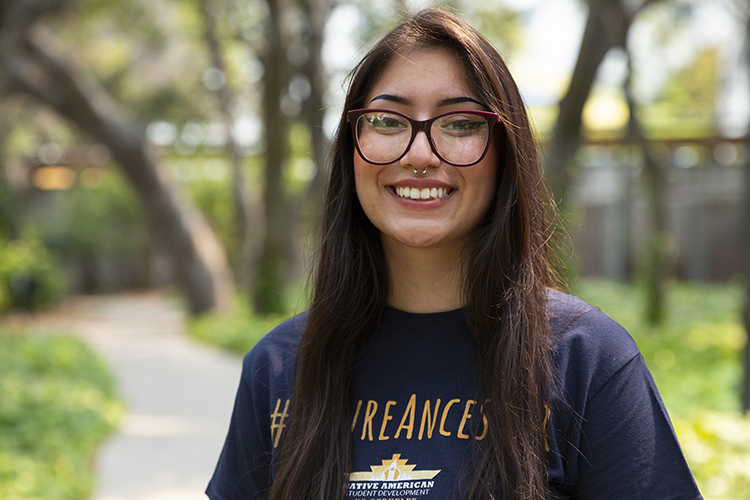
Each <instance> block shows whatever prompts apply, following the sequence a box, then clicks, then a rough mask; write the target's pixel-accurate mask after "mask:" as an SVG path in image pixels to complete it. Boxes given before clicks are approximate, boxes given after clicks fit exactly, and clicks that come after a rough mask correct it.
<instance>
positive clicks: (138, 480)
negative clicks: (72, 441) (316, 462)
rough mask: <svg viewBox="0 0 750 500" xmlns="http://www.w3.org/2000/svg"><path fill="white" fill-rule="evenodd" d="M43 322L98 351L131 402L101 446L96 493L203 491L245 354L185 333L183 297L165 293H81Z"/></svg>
mask: <svg viewBox="0 0 750 500" xmlns="http://www.w3.org/2000/svg"><path fill="white" fill-rule="evenodd" d="M43 321H45V322H47V323H48V326H50V327H54V328H55V329H64V330H67V331H70V332H72V333H74V334H76V335H79V336H80V337H81V338H82V339H83V340H85V341H86V342H87V343H88V344H89V345H91V346H92V347H93V348H94V349H95V350H96V351H98V352H99V353H100V355H102V357H103V358H104V359H105V360H106V361H107V362H108V363H109V365H110V366H111V367H112V369H113V370H114V373H115V376H116V378H117V381H118V385H119V390H120V394H121V395H122V397H123V398H124V399H125V402H126V405H127V409H128V415H127V417H126V419H125V421H124V422H123V425H122V426H121V429H120V431H119V432H118V433H117V434H116V435H114V436H113V437H112V438H111V439H110V440H109V441H108V442H107V443H105V444H104V446H103V447H102V448H101V449H100V452H99V454H98V460H97V468H98V474H99V479H98V487H97V490H96V494H95V495H94V497H93V499H92V500H198V499H203V500H205V499H206V496H205V494H204V493H203V491H204V490H205V488H206V485H207V483H208V480H209V479H210V477H211V473H212V472H213V468H214V466H215V465H216V460H217V458H218V456H219V452H220V451H221V447H222V444H223V441H224V436H225V433H226V431H227V428H228V425H229V417H230V415H231V410H232V404H233V402H234V394H235V391H236V389H237V385H238V383H239V378H240V370H241V359H240V358H239V357H238V356H233V355H229V354H225V353H222V352H219V351H218V350H216V349H213V348H210V347H207V346H205V345H203V344H200V343H197V342H195V341H192V340H191V339H189V338H188V337H187V336H186V335H185V333H184V326H185V314H184V312H183V311H181V310H180V309H179V304H178V302H177V301H175V300H172V299H169V298H167V297H165V296H164V295H161V294H155V293H147V294H141V295H126V296H104V297H76V298H73V299H71V300H69V301H67V302H66V303H65V304H64V306H63V307H62V308H61V309H60V310H59V312H57V313H55V314H53V315H52V316H47V317H46V318H45V319H44V320H43ZM50 323H53V324H50Z"/></svg>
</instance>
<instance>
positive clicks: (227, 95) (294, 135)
mask: <svg viewBox="0 0 750 500" xmlns="http://www.w3.org/2000/svg"><path fill="white" fill-rule="evenodd" d="M431 6H444V7H448V8H452V9H455V11H456V12H457V13H459V15H461V16H462V17H463V18H465V19H466V20H467V21H469V23H471V24H472V25H473V26H475V27H476V28H477V29H478V30H479V31H480V32H482V33H483V34H484V35H485V36H486V37H487V38H488V39H489V40H490V41H491V42H492V43H493V44H494V45H495V46H496V47H497V48H498V50H499V51H500V52H501V54H503V55H504V57H505V58H506V60H507V62H508V64H509V67H510V69H511V72H512V73H513V74H514V76H515V77H516V79H517V81H518V84H519V86H520V88H521V92H522V94H523V95H524V98H525V101H526V103H527V105H528V108H529V113H530V116H531V119H532V123H533V127H534V132H535V134H536V136H537V139H538V141H539V147H540V152H541V155H542V158H543V161H544V165H545V168H546V170H547V174H548V179H549V184H550V189H551V192H552V195H553V197H554V199H555V201H556V202H557V204H558V205H559V207H560V211H561V214H562V215H561V217H560V218H559V219H560V220H559V221H558V222H557V237H556V238H555V245H554V246H555V251H556V260H557V261H558V262H559V266H558V267H559V271H560V274H561V275H562V276H563V277H564V279H565V281H566V282H567V283H568V286H569V288H570V289H571V290H572V291H573V292H575V293H577V294H580V295H582V296H583V297H584V298H586V299H587V300H589V301H590V302H592V303H594V304H595V305H597V306H598V307H600V308H602V309H603V310H604V311H605V312H607V313H608V314H610V315H612V316H613V317H614V318H615V319H617V320H618V321H620V322H621V323H622V324H623V325H624V326H625V327H626V328H627V329H628V330H629V331H630V332H631V333H632V334H633V336H634V337H635V338H636V341H637V342H638V344H639V347H640V348H641V350H642V351H643V353H644V357H645V358H646V360H647V363H648V365H649V367H650V368H651V370H652V371H653V373H654V377H655V379H656V381H657V384H658V385H659V387H660V389H661V391H662V396H663V398H664V400H665V402H666V404H667V407H668V409H669V410H670V414H671V415H672V417H673V420H674V423H675V427H676V430H677V432H678V435H679V437H680V440H681V442H682V444H683V447H684V448H685V452H686V455H687V458H688V460H689V462H690V465H691V467H692V469H693V472H694V473H695V475H696V477H697V480H698V482H699V485H700V486H701V489H702V491H703V493H704V495H705V497H706V498H708V499H747V498H750V420H749V419H748V417H747V416H746V415H747V411H748V409H750V389H749V388H750V382H749V381H750V370H749V369H748V366H750V351H749V350H748V348H747V333H746V326H745V325H746V324H748V323H750V307H748V305H747V304H748V303H749V302H748V299H747V297H750V294H748V283H749V282H748V276H750V152H749V151H750V150H749V149H748V147H750V137H749V136H748V125H749V122H750V73H749V71H748V67H749V66H750V50H749V47H750V45H749V44H748V42H749V38H748V37H749V36H750V4H748V2H745V1H743V0H587V1H584V0H504V1H503V0H454V1H444V2H431V1H427V0H421V1H409V0H400V1H399V0H366V1H365V0H348V1H347V0H171V1H170V0H3V3H2V5H0V498H4V499H6V498H7V499H11V500H12V499H19V500H26V499H28V500H31V499H32V498H33V499H45V500H46V499H58V498H59V499H66V500H67V499H70V500H78V499H84V498H88V497H89V496H90V495H91V494H92V492H93V491H95V486H94V484H96V470H97V469H96V467H95V463H94V462H95V461H93V460H91V457H92V454H93V453H95V450H97V449H98V446H99V445H100V443H102V440H103V439H104V438H105V437H106V436H108V435H111V433H112V432H115V431H116V429H118V428H122V425H123V424H122V422H123V421H124V420H123V419H125V421H127V420H126V417H125V415H126V414H127V411H126V409H125V407H126V406H127V402H123V396H122V391H121V390H120V391H118V386H122V383H123V382H122V381H119V377H120V372H119V371H118V370H117V367H114V368H113V367H112V366H111V365H112V364H113V363H115V362H113V361H112V358H111V356H112V352H111V351H110V352H109V353H107V352H104V353H102V349H101V346H98V344H96V342H93V341H91V340H90V339H87V338H86V336H85V335H83V336H82V335H80V332H79V331H76V328H75V327H72V331H71V332H67V333H69V335H65V336H62V335H58V334H57V333H49V332H45V333H44V334H42V333H40V329H39V327H38V324H39V323H40V322H42V323H44V321H42V319H43V318H45V317H46V316H45V315H47V314H56V315H58V316H55V317H57V318H59V317H60V315H65V314H66V311H69V310H71V309H70V308H71V307H72V306H70V304H71V302H70V301H71V300H75V298H76V297H81V296H95V297H96V296H99V297H101V296H105V297H108V298H110V299H112V298H116V297H130V296H132V294H133V293H134V292H137V293H139V294H143V293H144V292H149V294H148V295H146V297H151V298H153V301H159V300H164V299H165V298H166V299H167V301H168V302H167V304H168V306H167V307H168V308H170V309H169V310H170V311H173V310H174V309H173V308H176V309H177V311H179V314H180V315H181V316H180V317H181V318H183V319H181V320H180V323H179V325H181V326H180V327H179V328H181V329H182V330H181V332H182V333H184V335H185V336H186V337H188V336H189V337H191V338H193V339H199V340H200V341H201V342H202V343H203V344H204V345H212V346H218V347H219V348H220V349H222V350H225V351H228V352H234V353H237V354H241V353H244V352H245V351H246V350H247V349H249V348H250V347H252V345H253V344H254V342H255V341H256V340H257V339H258V338H259V337H260V336H262V335H263V333H265V332H266V331H267V329H268V328H269V327H270V326H272V325H273V324H274V323H275V322H277V321H279V320H280V318H283V317H285V316H288V315H290V314H294V313H296V312H300V311H301V310H303V309H304V308H305V303H306V291H305V286H304V285H305V283H306V279H307V276H308V274H309V271H310V262H311V255H312V254H313V253H314V249H315V245H316V223H317V216H318V214H319V211H320V204H321V198H322V196H321V193H322V188H323V183H324V178H325V170H326V157H327V148H328V141H329V139H330V138H331V136H332V134H333V132H334V130H335V128H336V127H337V126H338V120H339V117H340V116H341V111H342V102H343V97H344V89H345V80H346V76H347V74H348V72H349V71H351V69H352V68H353V65H354V64H356V62H357V61H358V60H359V58H360V57H361V56H362V55H363V54H364V52H365V51H366V50H367V48H368V46H369V44H370V43H372V41H373V40H374V39H376V38H377V37H379V36H380V35H382V34H383V33H384V31H386V30H387V29H389V28H390V27H392V26H394V25H395V24H397V23H398V22H399V20H400V19H401V18H402V16H403V15H404V13H406V12H409V11H414V10H418V9H419V8H423V7H431ZM153 291H157V292H158V293H153ZM108 304H110V305H111V303H109V302H108ZM139 307H140V306H139ZM136 310H137V308H136ZM134 314H136V315H137V312H135V313H134ZM19 318H20V319H19ZM120 320H122V318H120ZM118 321H119V320H118ZM52 323H53V324H54V323H55V322H54V321H53V322H52ZM45 324H46V325H49V324H50V322H49V321H47V322H46V323H45ZM59 324H64V322H62V321H60V323H59ZM183 330H184V331H183ZM102 356H103V358H104V360H103V361H102V359H101V358H102ZM235 357H236V358H237V359H239V358H238V357H237V356H235ZM164 369H167V367H166V365H165V367H164ZM113 370H114V371H113ZM233 376H234V375H233ZM236 376H237V377H238V376H239V373H236ZM61 377H63V378H64V377H69V378H70V380H71V381H73V382H71V384H73V385H68V386H60V385H59V382H60V380H61ZM82 381H83V382H82ZM84 382H85V383H84ZM55 383H57V384H58V385H55ZM79 383H80V384H83V385H80V384H79ZM232 383H235V382H232ZM50 384H51V385H50ZM76 384H79V385H76ZM73 386H75V387H78V389H71V387H73ZM29 387H35V388H37V389H35V390H28V388H29ZM230 389H231V390H232V391H233V390H234V387H231V388H230ZM71 390H80V391H83V392H82V394H88V395H89V396H91V395H92V394H94V393H96V394H99V396H97V397H93V396H91V397H88V396H87V397H81V398H70V397H65V394H69V391H71ZM92 398H93V399H92ZM72 399H74V400H75V404H74V403H73V402H71V400H72ZM92 401H98V403H96V404H94V403H92ZM76 405H77V406H76ZM226 405H227V411H229V410H230V409H231V401H227V402H226ZM83 414H85V415H88V417H87V418H90V420H86V422H89V424H87V425H79V424H76V426H74V427H75V428H76V429H78V430H77V431H76V432H71V428H73V427H71V425H73V424H71V423H70V422H72V421H80V417H81V415H83ZM50 415H53V417H50ZM37 417H38V420H39V421H38V422H37V421H36V420H34V418H37ZM222 418H223V417H222ZM226 418H228V416H227V417H226ZM40 436H43V438H41V437H40ZM66 439H67V441H66ZM220 445H221V443H220V442H219V443H218V445H217V446H219V447H220ZM74 453H79V455H80V456H79V458H70V457H71V456H72V454H74ZM216 453H218V449H216ZM50 460H52V461H54V462H55V463H58V464H60V465H59V466H58V470H57V471H56V472H53V473H52V476H49V477H47V476H45V475H44V474H46V473H45V472H44V471H43V469H44V468H43V467H40V466H38V465H37V464H38V463H42V464H43V463H45V462H47V463H49V461H50ZM206 474H210V470H209V471H206ZM69 477H76V478H77V479H76V480H75V481H70V479H66V478H69ZM21 479H23V480H21ZM66 481H67V483H66ZM68 483H75V484H68ZM131 498H135V497H131ZM174 498H181V497H174ZM184 498H188V497H184Z"/></svg>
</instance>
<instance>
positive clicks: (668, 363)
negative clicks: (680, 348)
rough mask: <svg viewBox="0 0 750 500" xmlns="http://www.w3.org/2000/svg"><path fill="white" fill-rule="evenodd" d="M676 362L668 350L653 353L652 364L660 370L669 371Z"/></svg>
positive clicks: (672, 353)
mask: <svg viewBox="0 0 750 500" xmlns="http://www.w3.org/2000/svg"><path fill="white" fill-rule="evenodd" d="M676 361H677V359H676V357H675V355H674V352H672V351H671V350H670V349H659V350H658V351H656V352H655V353H654V363H655V364H656V366H657V367H658V368H659V369H661V370H669V369H670V368H672V367H673V366H674V364H675V362H676Z"/></svg>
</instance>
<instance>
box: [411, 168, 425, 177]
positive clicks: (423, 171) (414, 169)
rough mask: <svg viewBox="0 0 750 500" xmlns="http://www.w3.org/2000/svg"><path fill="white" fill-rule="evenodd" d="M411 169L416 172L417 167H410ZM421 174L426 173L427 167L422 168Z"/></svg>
mask: <svg viewBox="0 0 750 500" xmlns="http://www.w3.org/2000/svg"><path fill="white" fill-rule="evenodd" d="M411 169H412V170H413V171H414V173H415V174H416V173H417V169H416V168H415V167H411ZM422 175H427V167H425V168H424V170H422Z"/></svg>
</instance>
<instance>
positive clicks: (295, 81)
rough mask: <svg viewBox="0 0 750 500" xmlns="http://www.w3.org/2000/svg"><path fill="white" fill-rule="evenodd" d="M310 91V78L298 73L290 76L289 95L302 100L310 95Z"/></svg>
mask: <svg viewBox="0 0 750 500" xmlns="http://www.w3.org/2000/svg"><path fill="white" fill-rule="evenodd" d="M311 92H312V86H311V85H310V80H308V78H307V77H306V76H305V75H301V74H299V73H298V74H296V75H294V76H292V79H291V81H290V82H289V95H290V96H291V97H292V98H293V99H295V100H297V101H300V102H302V101H304V100H306V99H307V98H308V97H310V93H311Z"/></svg>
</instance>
